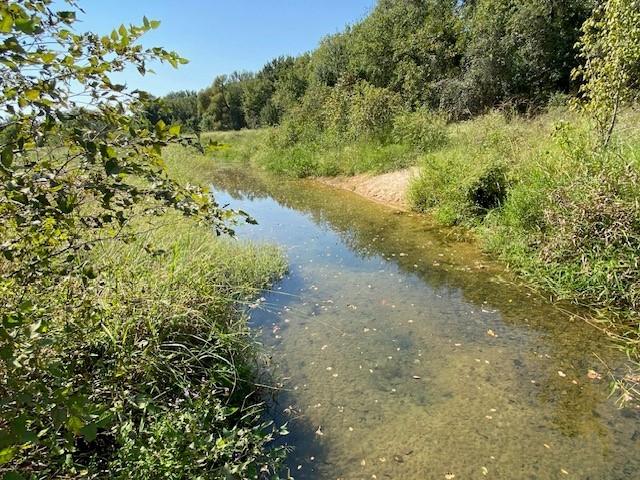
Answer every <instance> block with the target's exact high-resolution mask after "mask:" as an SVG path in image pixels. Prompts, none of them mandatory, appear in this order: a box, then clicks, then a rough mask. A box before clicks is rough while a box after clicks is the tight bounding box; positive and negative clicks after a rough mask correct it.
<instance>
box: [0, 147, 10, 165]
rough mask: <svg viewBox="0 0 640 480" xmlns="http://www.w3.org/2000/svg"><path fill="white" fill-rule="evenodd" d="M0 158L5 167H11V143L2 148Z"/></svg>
mask: <svg viewBox="0 0 640 480" xmlns="http://www.w3.org/2000/svg"><path fill="white" fill-rule="evenodd" d="M0 158H1V160H2V165H3V166H4V167H5V168H9V167H11V164H12V163H13V148H12V146H11V145H8V146H7V147H5V148H4V149H3V150H2V153H1V154H0Z"/></svg>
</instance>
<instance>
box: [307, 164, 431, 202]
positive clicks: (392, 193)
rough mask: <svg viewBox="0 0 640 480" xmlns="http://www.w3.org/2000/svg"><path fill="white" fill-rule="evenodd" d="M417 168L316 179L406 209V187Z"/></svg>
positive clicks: (417, 170)
mask: <svg viewBox="0 0 640 480" xmlns="http://www.w3.org/2000/svg"><path fill="white" fill-rule="evenodd" d="M418 172H419V168H418V167H413V168H408V169H405V170H398V171H396V172H390V173H384V174H381V175H371V174H360V175H353V176H351V177H346V176H340V177H318V178H317V179H316V181H318V182H320V183H324V184H326V185H331V186H334V187H337V188H343V189H345V190H350V191H352V192H354V193H357V194H358V195H361V196H363V197H365V198H370V199H371V200H375V201H377V202H380V203H384V204H386V205H389V206H392V207H395V208H398V209H401V210H408V209H409V202H407V199H406V192H407V188H408V187H409V182H410V181H411V179H412V178H413V177H415V176H417V175H418Z"/></svg>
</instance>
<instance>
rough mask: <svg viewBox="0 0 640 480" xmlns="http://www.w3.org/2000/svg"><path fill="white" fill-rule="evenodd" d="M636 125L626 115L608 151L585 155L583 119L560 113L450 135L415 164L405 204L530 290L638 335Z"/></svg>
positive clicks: (465, 127) (481, 122)
mask: <svg viewBox="0 0 640 480" xmlns="http://www.w3.org/2000/svg"><path fill="white" fill-rule="evenodd" d="M637 120H638V114H637V113H636V112H634V111H632V110H630V111H628V112H626V118H624V119H623V123H622V127H621V130H620V134H619V135H618V137H617V140H616V143H615V144H614V145H613V146H611V147H610V148H609V149H607V150H598V149H597V148H595V147H594V144H593V143H592V134H591V132H592V129H591V126H590V125H589V122H588V121H587V120H586V119H584V118H581V117H580V116H579V115H578V114H576V113H574V112H567V111H563V110H554V111H552V112H550V113H549V114H547V115H544V116H541V117H538V118H536V119H534V120H533V121H531V120H521V119H518V118H515V119H514V118H508V117H505V116H503V115H500V114H498V113H493V114H490V115H488V116H485V117H482V118H479V119H476V120H473V121H470V122H465V123H462V124H459V125H454V126H451V127H450V128H451V130H452V132H451V134H450V136H451V142H450V143H449V145H448V146H447V147H445V148H443V149H440V150H437V151H435V152H432V153H431V154H430V155H428V156H426V157H425V158H424V161H423V168H422V171H421V175H420V177H419V178H418V179H417V180H416V181H415V182H414V183H413V184H412V185H411V187H410V190H409V193H408V195H409V198H410V200H411V202H412V205H413V207H414V208H415V209H417V210H420V211H429V212H432V213H434V214H435V215H436V217H437V218H439V219H440V220H441V221H443V222H445V223H448V224H459V225H463V226H466V227H471V228H476V229H477V230H476V231H477V232H478V234H479V237H480V239H481V241H482V244H483V246H484V247H485V248H486V249H487V250H489V251H491V252H493V253H494V254H496V255H498V256H500V257H501V258H502V259H504V260H505V261H506V262H507V263H508V264H509V265H511V266H512V267H513V268H514V269H515V270H516V271H518V272H519V273H520V274H522V275H523V276H525V277H526V278H528V279H529V281H531V282H533V283H535V284H538V285H540V286H542V287H543V288H545V289H547V290H548V291H551V292H553V293H555V294H556V296H558V297H559V298H567V299H572V300H575V301H577V302H579V303H581V304H584V305H588V306H590V307H594V308H605V309H606V310H607V311H608V312H609V313H611V312H617V313H619V314H620V317H619V318H618V321H619V322H622V323H624V324H625V325H627V326H630V327H631V328H633V329H637V327H638V311H639V309H640V295H639V292H640V268H639V264H638V248H639V247H638V246H639V245H640V242H639V240H640V206H639V204H638V198H640V184H639V182H638V176H639V174H640V164H639V163H638V159H639V158H640V135H639V134H638V130H637V127H636V125H637Z"/></svg>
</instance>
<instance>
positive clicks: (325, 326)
mask: <svg viewBox="0 0 640 480" xmlns="http://www.w3.org/2000/svg"><path fill="white" fill-rule="evenodd" d="M211 178H212V184H213V187H214V189H215V190H216V191H217V192H218V193H217V197H218V200H219V202H220V203H223V204H224V203H227V202H228V203H230V205H231V207H233V208H240V209H243V210H245V211H247V212H249V213H250V214H251V215H252V216H254V217H255V218H256V219H257V220H258V222H259V225H258V227H251V228H244V227H243V228H239V229H238V233H239V235H240V236H241V237H249V238H253V239H261V240H262V239H264V240H267V241H274V240H275V241H277V242H278V243H280V244H282V245H284V247H285V248H286V250H287V251H288V254H289V257H290V262H291V267H290V274H289V276H288V277H287V278H285V279H284V281H283V282H282V283H281V284H280V285H279V286H278V290H277V291H275V292H272V293H270V294H267V295H265V299H264V301H263V302H262V304H261V306H260V307H259V308H256V309H254V310H253V311H252V312H251V316H252V322H253V325H254V326H255V327H256V328H259V329H261V331H262V335H261V338H262V339H263V342H264V343H265V345H266V346H267V347H268V348H270V349H272V355H273V366H274V369H275V372H276V375H278V376H279V378H281V381H282V383H283V384H284V389H283V391H282V392H281V393H280V394H279V396H278V409H277V412H278V413H277V415H278V421H279V422H284V421H287V420H288V421H290V425H291V434H290V436H289V437H288V438H286V441H287V443H289V444H290V445H292V446H293V447H294V450H293V451H292V453H291V455H290V462H289V465H290V469H291V472H292V475H293V476H294V477H295V478H298V479H303V480H304V479H309V480H312V479H314V480H315V479H324V478H344V479H348V478H349V479H350V478H354V479H355V478H398V479H424V478H445V476H447V475H448V476H450V475H455V476H456V478H485V477H487V478H509V479H510V478H532V479H533V478H535V479H548V478H584V479H586V478H591V479H599V478H607V479H609V478H611V479H618V478H619V479H622V478H635V477H637V476H638V475H640V459H639V458H638V457H639V456H638V453H640V452H638V450H639V446H640V428H637V427H636V425H638V414H637V412H635V411H630V410H618V409H616V407H615V405H614V401H613V400H612V399H607V398H606V394H607V383H608V380H607V379H606V377H605V376H604V374H603V370H604V369H603V365H602V363H601V360H602V361H604V362H606V364H607V365H608V366H610V367H611V368H613V369H624V368H625V367H624V359H622V358H621V356H620V355H619V354H618V353H617V352H615V351H614V350H613V349H612V348H611V345H610V343H609V342H608V340H607V339H606V338H604V336H603V335H602V334H600V333H599V332H598V331H596V330H595V329H593V328H591V327H589V326H588V325H586V324H585V323H584V322H582V321H580V320H575V319H573V317H572V316H571V315H568V314H567V313H566V312H564V311H561V310H559V309H557V308H554V307H553V306H552V305H550V304H549V303H548V302H547V301H546V300H545V299H544V298H542V297H540V296H539V295H536V294H533V293H532V292H531V291H529V290H527V289H526V288H523V287H520V286H518V285H517V284H516V283H515V282H513V281H512V279H511V281H510V277H509V275H508V274H507V273H506V272H504V270H503V267H502V266H501V265H500V264H498V263H496V262H493V261H492V260H491V259H489V258H488V257H486V256H485V255H483V254H481V253H480V252H478V250H477V248H476V247H474V246H473V245H471V244H468V243H459V242H455V241H454V240H453V239H452V238H451V235H450V232H449V231H448V230H447V229H445V228H442V227H440V226H438V225H436V224H434V223H432V222H431V221H430V220H429V219H427V218H425V217H421V216H417V215H414V214H411V213H407V212H399V211H395V210H392V209H389V208H386V207H384V206H381V205H378V204H375V203H373V202H370V201H367V200H364V199H361V198H359V197H357V196H355V195H353V194H351V193H350V192H344V191H340V190H336V189H333V188H331V187H327V186H322V185H318V184H316V183H314V182H308V181H291V180H287V179H283V178H275V177H271V176H266V175H256V174H255V173H253V172H250V171H247V170H242V169H238V168H230V167H218V168H216V169H215V170H213V169H212V172H211ZM505 279H506V280H505ZM590 370H595V371H597V372H600V374H602V376H603V378H589V376H588V372H589V371H590ZM621 371H622V370H621ZM450 478H453V477H450Z"/></svg>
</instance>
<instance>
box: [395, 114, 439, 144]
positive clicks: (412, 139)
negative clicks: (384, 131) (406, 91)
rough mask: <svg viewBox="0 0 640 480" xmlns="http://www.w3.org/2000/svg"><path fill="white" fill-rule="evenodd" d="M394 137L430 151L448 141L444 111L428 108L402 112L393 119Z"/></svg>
mask: <svg viewBox="0 0 640 480" xmlns="http://www.w3.org/2000/svg"><path fill="white" fill-rule="evenodd" d="M393 139H394V140H395V141H396V142H398V143H404V144H406V145H410V146H412V147H415V148H417V149H418V150H420V151H422V152H430V151H432V150H435V149H437V148H440V147H442V146H444V145H445V144H446V143H447V140H448V134H447V122H446V118H445V116H444V115H443V114H442V113H437V112H431V111H429V110H428V109H426V108H422V109H420V110H418V111H416V112H402V113H400V114H399V115H397V116H396V117H395V118H394V119H393Z"/></svg>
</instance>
